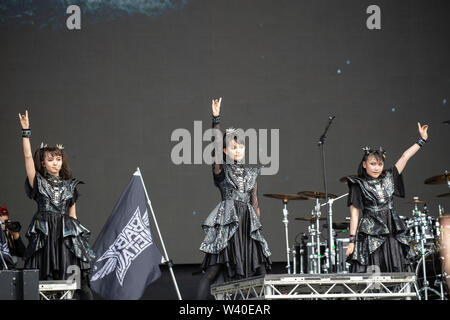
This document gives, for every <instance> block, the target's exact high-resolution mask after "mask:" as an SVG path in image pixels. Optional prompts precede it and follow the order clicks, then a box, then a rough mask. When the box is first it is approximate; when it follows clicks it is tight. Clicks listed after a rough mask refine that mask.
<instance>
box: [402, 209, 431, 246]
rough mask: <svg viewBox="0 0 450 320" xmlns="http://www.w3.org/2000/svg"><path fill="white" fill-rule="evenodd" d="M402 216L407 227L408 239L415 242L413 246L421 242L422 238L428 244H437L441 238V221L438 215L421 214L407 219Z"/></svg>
mask: <svg viewBox="0 0 450 320" xmlns="http://www.w3.org/2000/svg"><path fill="white" fill-rule="evenodd" d="M405 218H406V217H403V216H402V217H401V219H402V220H403V221H404V222H405V224H406V227H407V236H408V240H409V241H410V242H411V243H414V244H415V245H413V247H418V246H417V245H418V244H420V243H421V241H422V239H423V240H424V241H425V244H426V245H427V246H430V245H436V244H437V242H438V239H439V234H440V229H439V221H438V219H436V217H432V216H427V215H421V216H416V217H413V218H409V219H405Z"/></svg>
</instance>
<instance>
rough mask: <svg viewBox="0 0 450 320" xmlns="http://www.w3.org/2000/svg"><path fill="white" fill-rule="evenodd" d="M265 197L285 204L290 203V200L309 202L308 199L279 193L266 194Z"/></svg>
mask: <svg viewBox="0 0 450 320" xmlns="http://www.w3.org/2000/svg"><path fill="white" fill-rule="evenodd" d="M264 197H268V198H274V199H281V200H283V202H288V201H289V200H308V198H306V197H304V196H301V195H298V194H277V193H266V194H264Z"/></svg>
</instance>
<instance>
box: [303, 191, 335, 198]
mask: <svg viewBox="0 0 450 320" xmlns="http://www.w3.org/2000/svg"><path fill="white" fill-rule="evenodd" d="M297 194H298V195H301V196H303V197H306V198H308V199H325V193H324V192H319V191H300V192H298V193H297ZM328 198H331V199H334V198H337V195H335V194H332V193H329V194H328Z"/></svg>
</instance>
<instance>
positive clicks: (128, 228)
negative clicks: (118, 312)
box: [90, 171, 162, 300]
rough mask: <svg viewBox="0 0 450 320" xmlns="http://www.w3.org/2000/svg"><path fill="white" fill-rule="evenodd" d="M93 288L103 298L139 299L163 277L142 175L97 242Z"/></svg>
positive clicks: (135, 179) (135, 178) (130, 186)
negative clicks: (150, 286)
mask: <svg viewBox="0 0 450 320" xmlns="http://www.w3.org/2000/svg"><path fill="white" fill-rule="evenodd" d="M93 250H94V251H95V254H96V256H97V258H96V260H95V262H94V263H93V265H92V274H91V279H90V280H91V288H92V289H93V290H94V291H95V292H97V293H98V294H99V295H100V296H101V297H102V298H103V299H114V300H125V299H133V300H135V299H139V298H140V297H141V296H142V294H143V293H144V290H145V289H146V288H147V287H148V285H149V284H150V283H152V282H153V281H155V280H156V279H158V278H159V276H160V275H161V271H160V269H159V264H160V263H161V261H162V256H161V253H160V252H159V250H158V248H157V247H156V244H155V242H154V240H153V236H152V233H151V229H150V223H149V217H148V212H147V207H146V199H145V194H144V188H143V185H142V181H141V177H140V175H139V172H137V171H136V172H135V173H134V175H133V177H132V178H131V181H130V183H129V184H128V186H127V188H126V189H125V191H124V192H123V194H122V196H121V197H120V199H119V201H118V202H117V204H116V206H115V207H114V209H113V212H112V213H111V216H110V217H109V219H108V221H107V222H106V224H105V226H104V227H103V229H102V231H101V232H100V234H99V236H98V238H97V240H96V241H95V243H94V246H93Z"/></svg>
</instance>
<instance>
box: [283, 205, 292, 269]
mask: <svg viewBox="0 0 450 320" xmlns="http://www.w3.org/2000/svg"><path fill="white" fill-rule="evenodd" d="M287 203H288V201H287V200H283V221H282V222H283V223H284V230H285V234H286V258H287V262H286V269H287V272H288V274H291V258H290V253H291V249H290V248H289V229H288V224H289V221H288V214H289V212H288V209H287Z"/></svg>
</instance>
